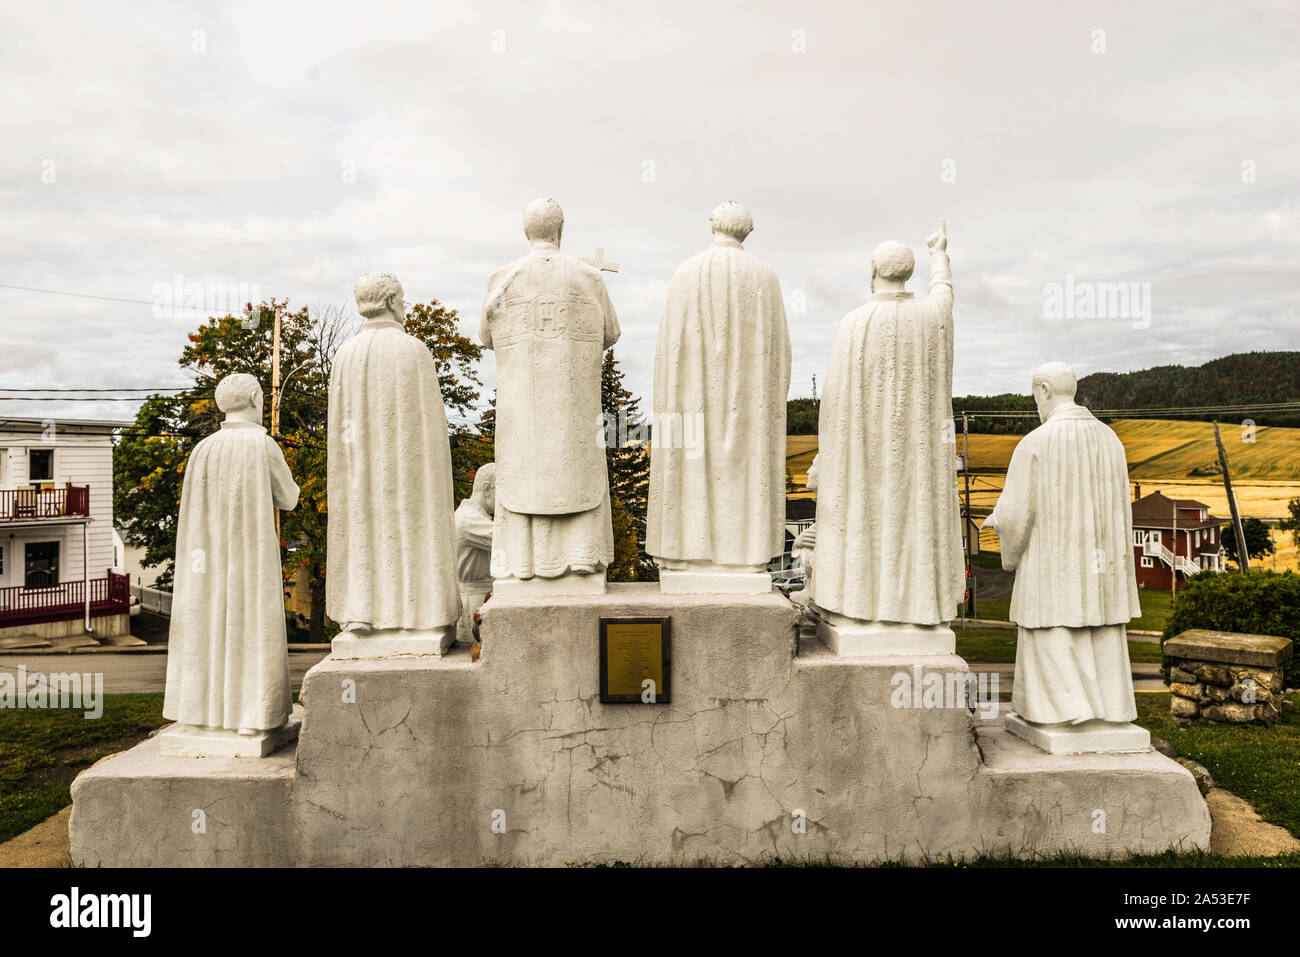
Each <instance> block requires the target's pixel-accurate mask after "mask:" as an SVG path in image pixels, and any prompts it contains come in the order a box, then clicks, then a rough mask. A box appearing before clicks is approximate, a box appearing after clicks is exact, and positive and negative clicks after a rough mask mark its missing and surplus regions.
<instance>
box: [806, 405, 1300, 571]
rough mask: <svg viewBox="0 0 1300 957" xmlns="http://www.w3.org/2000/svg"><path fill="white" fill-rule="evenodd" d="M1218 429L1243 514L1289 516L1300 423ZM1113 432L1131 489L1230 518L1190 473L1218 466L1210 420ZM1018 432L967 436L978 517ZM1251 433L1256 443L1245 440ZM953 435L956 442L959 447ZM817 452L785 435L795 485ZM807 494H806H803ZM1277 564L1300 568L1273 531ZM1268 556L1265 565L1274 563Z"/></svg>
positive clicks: (987, 540)
mask: <svg viewBox="0 0 1300 957" xmlns="http://www.w3.org/2000/svg"><path fill="white" fill-rule="evenodd" d="M1219 428H1220V429H1221V431H1222V435H1223V445H1224V449H1225V450H1226V452H1227V455H1228V466H1229V468H1231V470H1232V487H1233V491H1234V492H1235V493H1236V495H1237V506H1238V508H1240V509H1241V514H1242V516H1243V517H1244V518H1262V519H1279V518H1285V517H1287V515H1288V514H1289V513H1288V510H1287V502H1288V501H1289V500H1290V499H1292V498H1295V497H1296V496H1300V429H1280V428H1259V429H1256V430H1255V432H1254V434H1253V436H1252V435H1251V434H1250V433H1249V432H1247V431H1245V430H1243V429H1242V428H1241V427H1240V426H1223V425H1220V426H1219ZM1114 429H1115V434H1116V435H1118V436H1119V438H1120V441H1121V442H1123V443H1124V451H1125V454H1126V456H1127V458H1128V465H1129V477H1130V479H1131V480H1132V481H1133V483H1134V492H1135V493H1136V491H1137V486H1141V491H1142V494H1143V495H1147V494H1150V493H1151V492H1155V491H1160V492H1163V493H1164V494H1166V495H1169V496H1171V497H1173V498H1191V499H1196V500H1198V501H1201V502H1204V503H1205V504H1206V505H1208V506H1209V508H1210V513H1211V514H1212V515H1216V516H1221V517H1222V518H1224V519H1225V521H1226V520H1227V517H1228V515H1229V510H1228V499H1227V495H1226V493H1225V492H1224V490H1223V482H1222V480H1221V479H1220V478H1219V476H1218V475H1212V474H1211V475H1191V474H1190V473H1191V472H1192V471H1193V470H1195V469H1198V468H1204V467H1206V466H1210V465H1217V464H1218V450H1217V449H1216V448H1215V444H1214V426H1212V425H1211V424H1210V423H1208V422H1178V421H1171V420H1167V419H1132V420H1124V421H1120V422H1116V423H1115V424H1114ZM1020 438H1021V437H1020V436H1018V435H983V434H980V435H972V436H971V437H970V459H971V468H972V469H975V470H977V471H982V470H988V471H985V472H983V474H975V475H972V476H971V496H970V499H971V507H972V510H973V511H974V512H975V513H976V514H977V515H978V514H981V513H983V512H987V510H989V509H991V508H992V507H993V505H994V503H995V502H996V501H997V497H998V495H999V494H1000V493H1001V491H1002V481H1003V478H1004V475H1003V473H1004V472H1005V469H1006V467H1007V464H1008V463H1009V462H1010V461H1011V453H1012V451H1014V449H1015V447H1016V444H1017V443H1018V442H1019V441H1020ZM1251 438H1253V439H1254V441H1246V440H1247V439H1251ZM961 441H962V439H961V436H960V435H958V436H957V448H958V449H960V448H961ZM816 454H817V437H816V436H815V435H791V436H788V437H787V439H786V455H787V458H786V462H787V465H788V468H789V469H790V473H791V475H792V476H793V477H794V480H795V482H796V483H797V484H799V485H800V486H802V485H804V484H805V482H806V481H807V472H808V466H809V465H810V464H811V463H812V460H813V456H814V455H816ZM802 494H806V493H802ZM1273 541H1274V543H1275V544H1276V546H1277V549H1278V555H1277V567H1278V569H1283V568H1294V569H1297V570H1300V555H1297V552H1296V549H1295V547H1294V545H1293V544H1292V542H1291V536H1290V534H1289V533H1285V532H1278V531H1276V530H1275V531H1274V533H1273ZM980 546H981V548H985V549H988V550H990V551H997V548H998V546H997V537H996V536H995V535H993V534H992V533H991V532H984V533H982V534H981V535H980ZM1272 563H1273V560H1272V558H1271V557H1270V558H1269V559H1268V560H1267V562H1266V565H1265V567H1272Z"/></svg>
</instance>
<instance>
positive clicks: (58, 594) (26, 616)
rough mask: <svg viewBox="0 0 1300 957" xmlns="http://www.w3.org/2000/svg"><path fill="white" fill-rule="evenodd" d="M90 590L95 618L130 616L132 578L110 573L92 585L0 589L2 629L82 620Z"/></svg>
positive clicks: (0, 625)
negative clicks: (88, 590)
mask: <svg viewBox="0 0 1300 957" xmlns="http://www.w3.org/2000/svg"><path fill="white" fill-rule="evenodd" d="M87 588H89V589H90V615H91V617H92V618H98V617H100V616H103V615H124V614H127V613H129V612H130V610H131V576H130V575H118V574H116V573H114V572H111V571H110V572H108V574H107V575H106V576H105V577H104V578H92V579H90V580H89V581H82V580H81V579H77V580H76V581H67V582H59V583H58V584H57V585H38V586H32V587H26V586H22V585H18V586H15V587H12V588H0V628H9V627H13V626H15V625H32V624H39V623H41V622H47V621H71V620H73V619H77V618H80V617H81V616H82V615H84V614H85V612H86V589H87Z"/></svg>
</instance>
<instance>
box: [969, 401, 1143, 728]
mask: <svg viewBox="0 0 1300 957" xmlns="http://www.w3.org/2000/svg"><path fill="white" fill-rule="evenodd" d="M1128 489H1129V485H1128V466H1127V464H1126V461H1125V455H1124V446H1123V444H1122V443H1121V442H1120V440H1119V438H1118V437H1117V436H1116V435H1115V433H1114V431H1113V430H1112V429H1111V428H1110V427H1109V426H1107V425H1105V424H1104V423H1102V422H1099V421H1097V419H1096V418H1095V417H1094V416H1093V415H1092V413H1091V412H1089V411H1088V410H1087V409H1085V408H1083V407H1082V406H1077V405H1066V406H1062V407H1060V408H1058V409H1056V410H1055V411H1054V412H1053V413H1052V414H1051V415H1050V416H1049V417H1048V419H1047V421H1046V422H1045V423H1043V424H1042V425H1040V426H1039V427H1038V428H1036V429H1034V431H1032V432H1030V433H1029V434H1028V435H1027V436H1025V437H1024V438H1023V439H1021V440H1020V443H1019V444H1018V445H1017V446H1016V450H1015V452H1014V453H1013V454H1012V456H1011V464H1010V465H1009V466H1008V467H1007V477H1006V482H1005V483H1004V486H1003V490H1002V494H1001V496H999V498H998V502H997V505H996V506H995V508H994V509H993V515H992V517H991V519H990V521H989V524H991V525H992V526H993V527H994V528H996V529H997V533H998V539H999V542H1000V543H1001V548H1002V567H1003V568H1005V569H1008V570H1014V571H1015V573H1016V580H1015V584H1014V585H1013V587H1012V591H1011V620H1012V621H1014V622H1015V623H1016V624H1017V625H1018V626H1019V636H1018V641H1017V644H1016V675H1015V683H1014V686H1013V691H1012V707H1013V708H1014V709H1015V710H1016V712H1017V713H1019V714H1020V716H1021V717H1023V718H1025V719H1026V720H1028V721H1035V722H1039V723H1043V724H1055V723H1058V722H1062V721H1071V722H1076V723H1077V722H1082V721H1087V720H1090V719H1093V718H1101V719H1104V720H1107V721H1132V720H1133V719H1134V718H1135V717H1137V710H1136V706H1135V704H1134V699H1133V678H1132V669H1131V667H1130V665H1129V657H1128V636H1127V633H1126V627H1125V626H1126V625H1127V623H1128V621H1129V620H1130V619H1132V618H1136V617H1137V616H1139V615H1140V614H1141V608H1140V606H1139V604H1138V591H1137V578H1136V576H1135V574H1134V568H1133V514H1132V509H1131V506H1130V505H1129V495H1128Z"/></svg>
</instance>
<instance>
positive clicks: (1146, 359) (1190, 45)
mask: <svg viewBox="0 0 1300 957" xmlns="http://www.w3.org/2000/svg"><path fill="white" fill-rule="evenodd" d="M1298 26H1300V17H1298V16H1297V13H1296V11H1295V10H1294V8H1290V7H1287V6H1285V5H1281V4H1272V3H1254V4H1248V5H1246V6H1244V7H1243V6H1241V5H1237V6H1234V7H1231V8H1228V7H1223V8H1219V7H1214V6H1212V5H1205V6H1204V7H1202V8H1200V9H1192V8H1188V6H1187V5H1185V4H1174V3H1157V4H1143V5H1127V4H1121V3H1107V4H1090V5H1089V6H1088V8H1087V10H1086V12H1085V11H1084V10H1083V9H1082V8H1080V9H1078V10H1075V9H1069V8H1058V7H1056V6H1054V5H1043V4H1037V3H1031V2H1023V3H1013V4H1006V5H1001V6H999V8H998V11H997V13H996V14H992V13H990V12H989V11H988V9H987V8H980V7H978V6H977V5H960V4H906V5H896V6H894V7H885V8H871V9H868V8H865V7H864V8H859V6H858V5H856V4H850V3H847V2H845V3H837V4H830V5H826V6H824V7H822V8H821V9H816V10H809V9H807V7H806V6H805V5H802V4H796V3H758V4H753V3H747V4H743V5H742V4H723V5H717V6H714V5H709V4H694V3H689V4H688V3H666V4H656V5H649V6H647V5H613V4H599V3H574V2H553V3H548V4H543V5H541V6H538V5H535V4H531V3H523V2H520V3H498V4H473V5H471V4H467V3H466V4H455V5H452V4H441V5H435V6H428V5H418V4H405V5H391V4H383V3H380V4H370V5H367V6H366V7H365V9H364V11H361V10H359V9H358V8H357V7H356V6H355V5H344V4H339V3H333V2H321V3H317V4H314V5H312V7H311V10H310V13H309V14H308V13H306V12H304V10H303V8H294V7H291V6H284V7H279V6H272V5H261V6H253V5H240V6H238V7H213V6H208V5H204V4H197V3H193V4H186V3H171V4H152V5H140V6H135V7H132V8H128V9H123V8H120V7H115V6H105V5H96V4H91V3H84V4H74V5H60V6H59V7H57V8H42V7H39V6H32V5H29V6H28V7H26V8H24V9H23V10H22V12H21V14H20V15H18V16H11V17H9V18H8V21H7V23H6V29H5V31H3V33H2V34H0V96H3V98H4V100H5V110H6V132H7V134H8V136H7V145H6V149H5V150H4V151H3V153H2V154H0V201H2V202H3V203H4V208H5V210H6V216H5V217H4V220H3V222H0V251H2V252H3V263H4V265H3V267H0V282H7V283H13V284H18V285H25V286H37V287H43V288H53V289H65V290H73V291H79V292H93V293H98V294H103V295H108V296H120V297H125V298H136V299H149V298H150V297H151V290H152V288H153V286H154V285H155V284H156V283H159V282H170V281H171V280H172V277H173V276H175V275H178V274H179V275H183V276H184V277H185V278H186V280H187V281H198V282H243V283H250V284H257V285H258V286H260V288H261V290H262V292H263V294H264V295H266V296H270V295H275V296H277V297H283V296H288V297H290V299H291V300H292V301H293V302H294V303H309V304H314V303H325V302H349V301H350V290H351V285H352V280H353V279H354V278H355V277H356V276H357V275H359V274H360V273H362V272H364V271H367V270H370V269H375V268H383V269H388V270H391V271H393V272H396V273H397V274H398V275H399V276H400V277H401V278H402V280H403V282H404V284H405V285H406V288H407V297H408V299H412V300H424V299H428V298H431V297H437V298H440V299H442V300H443V301H444V302H446V303H448V304H449V305H451V306H453V307H455V308H456V309H457V310H459V312H460V314H461V317H462V320H463V325H464V329H465V330H466V331H467V332H468V333H469V334H471V335H474V334H476V330H477V318H478V311H479V308H480V298H481V296H482V293H483V286H484V283H485V281H486V277H487V274H488V273H489V272H490V271H491V270H492V269H493V268H495V267H497V266H499V265H501V264H503V263H505V262H507V261H509V260H510V259H513V258H514V257H516V256H517V255H519V254H520V253H521V251H522V250H523V248H524V245H525V244H524V241H523V237H522V235H521V233H520V228H519V214H520V211H521V210H522V208H523V206H524V204H525V203H526V202H527V201H528V200H530V199H531V198H533V197H534V196H537V195H551V196H554V197H555V198H556V199H558V200H559V201H560V202H561V203H562V204H563V205H564V207H565V211H566V215H567V219H568V222H567V225H566V230H565V246H566V248H567V249H568V250H569V251H571V252H573V253H575V254H577V255H583V256H587V255H590V254H591V252H592V250H593V249H594V248H595V247H596V246H597V245H602V246H604V247H605V249H606V252H607V255H608V256H609V257H610V258H612V259H614V260H616V261H618V262H620V263H621V264H622V269H621V271H620V272H619V273H618V274H617V275H612V276H609V277H608V282H609V286H610V290H611V295H612V296H613V299H614V302H615V304H616V306H617V308H618V311H619V315H620V319H621V320H622V323H623V327H624V330H625V332H624V340H623V342H622V344H621V345H620V347H619V348H618V352H619V355H620V358H621V360H622V362H623V364H624V365H625V366H626V368H627V370H628V373H629V384H630V386H631V387H632V388H633V389H634V390H636V391H637V392H639V393H641V394H642V395H643V397H644V399H645V405H646V406H647V407H648V405H649V389H650V382H651V367H652V363H653V349H654V332H655V328H656V325H657V322H658V318H659V312H660V309H661V307H662V300H663V294H664V290H665V289H666V285H667V281H668V278H669V276H670V275H671V273H672V270H673V269H674V268H675V267H676V265H677V264H678V263H679V262H680V261H681V260H682V259H684V258H686V257H687V256H688V255H690V254H692V253H693V252H695V251H697V250H698V249H700V248H702V247H703V245H704V244H705V243H707V241H708V228H707V222H706V219H707V215H708V212H709V210H710V209H711V208H712V207H713V206H714V205H715V204H716V203H717V202H718V201H719V200H721V199H724V198H736V199H741V200H743V201H744V202H745V203H746V204H747V205H748V206H749V207H750V208H751V209H752V210H753V212H754V216H755V220H756V230H755V232H754V234H753V237H752V238H751V239H750V240H749V242H748V243H747V247H748V248H749V249H750V250H751V251H752V252H754V253H755V254H756V255H758V256H760V257H762V258H764V259H766V260H768V261H769V262H770V263H771V264H772V265H773V266H774V267H776V269H777V271H778V273H779V274H780V276H781V277H782V282H783V284H784V286H785V288H786V291H787V295H790V294H791V293H792V292H793V291H795V290H799V291H801V292H802V294H803V296H804V298H805V301H806V304H807V311H806V313H803V314H799V315H792V316H791V321H792V326H793V327H794V328H795V330H796V333H797V334H796V336H795V361H794V372H793V383H792V393H793V394H795V395H800V394H807V392H808V390H809V387H810V382H811V377H812V375H813V374H814V373H816V374H817V375H818V376H819V377H820V375H821V373H822V371H823V370H824V368H825V364H826V359H827V355H828V352H829V349H830V344H831V342H832V340H833V337H834V332H835V328H836V326H837V324H838V322H839V320H840V318H841V317H842V316H843V315H844V314H845V313H846V312H848V311H849V310H851V309H853V308H854V307H856V306H857V305H858V304H859V303H860V302H861V299H862V297H863V295H864V294H865V292H866V284H867V270H868V267H867V261H868V257H869V255H870V251H871V249H872V248H873V247H874V246H875V245H876V243H878V242H879V241H880V240H882V239H885V238H891V237H892V238H898V239H902V240H904V241H906V242H909V243H910V244H912V246H913V247H914V248H915V249H916V250H917V251H918V253H919V254H920V253H923V240H924V237H925V235H926V234H928V233H929V232H930V231H931V230H932V229H933V228H934V224H935V221H936V220H937V219H938V218H939V217H940V216H945V217H946V218H947V221H948V225H949V232H950V236H951V253H952V257H953V269H954V276H955V282H956V291H957V303H958V306H957V310H958V311H957V346H958V355H957V361H956V370H955V380H956V383H955V387H956V390H957V391H958V392H995V391H1007V390H1016V391H1019V390H1022V389H1023V388H1024V380H1025V378H1026V377H1027V375H1028V373H1029V371H1030V370H1032V369H1033V367H1034V366H1036V365H1037V364H1038V363H1039V362H1041V361H1042V360H1044V359H1046V358H1054V357H1055V358H1068V359H1070V360H1071V361H1073V362H1074V363H1075V364H1076V366H1077V367H1078V369H1079V371H1080V372H1081V373H1085V372H1089V371H1095V370H1099V369H1111V370H1125V369H1132V368H1140V367H1143V366H1147V365H1152V364H1157V363H1162V362H1171V361H1178V362H1201V361H1204V360H1206V359H1210V358H1213V357H1215V356H1217V355H1221V354H1224V353H1228V352H1233V351H1240V350H1244V349H1263V348H1296V347H1297V345H1296V343H1297V332H1298V331H1300V317H1298V315H1297V313H1298V311H1300V310H1298V306H1297V302H1298V299H1300V293H1298V291H1297V285H1296V283H1295V278H1296V274H1297V271H1298V265H1297V264H1298V263H1300V257H1298V256H1297V252H1298V249H1300V229H1298V225H1300V220H1298V217H1297V205H1296V200H1295V197H1296V196H1297V195H1300V190H1297V187H1298V186H1300V182H1298V179H1300V164H1298V163H1297V162H1296V159H1297V156H1296V150H1295V130H1296V127H1297V122H1296V121H1297V115H1296V114H1297V107H1296V105H1295V97H1294V95H1293V92H1292V91H1294V89H1295V88H1296V81H1297V79H1300V77H1297V67H1296V61H1295V58H1294V49H1295V42H1296V35H1297V32H1298V31H1297V27H1298ZM1098 29H1100V30H1104V31H1105V44H1106V52H1104V53H1094V52H1092V49H1091V48H1092V45H1093V43H1094V39H1093V31H1094V30H1098ZM195 31H202V32H201V33H197V34H196V32H195ZM795 31H803V33H802V36H803V37H804V40H805V42H806V52H803V53H799V52H795V47H796V45H797V42H798V35H796V33H795ZM494 43H496V44H497V46H498V47H500V46H501V44H502V43H503V44H504V50H503V51H502V52H493V45H494ZM196 44H198V45H200V46H201V47H202V49H203V52H195V48H196ZM47 160H53V161H54V163H55V164H56V167H55V169H56V172H57V179H56V182H54V183H52V184H47V183H43V182H42V180H41V176H42V170H43V168H44V167H43V164H44V163H45V162H46V161H47ZM945 161H951V162H952V164H955V170H956V182H944V181H943V180H942V179H941V170H942V168H943V164H944V163H945ZM1245 163H1250V164H1253V168H1254V170H1255V176H1256V181H1255V182H1253V183H1243V181H1242V177H1243V173H1242V170H1243V164H1245ZM651 166H652V168H653V171H654V176H653V181H652V182H646V181H645V178H646V171H647V170H648V169H650V168H651ZM345 169H351V170H355V182H345V176H344V175H343V173H344V170H345ZM924 272H925V269H924V265H923V263H922V264H921V265H920V267H919V268H918V276H917V278H916V280H914V284H915V285H916V287H917V288H918V289H920V288H921V287H922V286H923V284H924V281H925V275H924ZM1067 275H1069V276H1073V277H1075V278H1076V279H1077V280H1080V281H1086V282H1095V283H1102V282H1114V281H1125V282H1150V283H1151V284H1152V290H1153V298H1154V302H1155V307H1156V314H1155V318H1154V320H1153V322H1152V324H1151V326H1150V328H1147V329H1145V330H1139V329H1134V328H1131V327H1129V326H1128V325H1126V324H1125V323H1123V322H1116V321H1115V320H1092V321H1076V322H1071V323H1059V322H1055V323H1054V322H1049V321H1045V320H1044V318H1043V286H1044V284H1045V283H1050V282H1063V281H1064V279H1065V277H1066V276H1067ZM195 324H196V323H194V322H190V321H179V320H159V319H155V318H154V317H153V316H152V315H151V312H150V309H149V307H147V306H134V305H130V304H125V303H108V302H94V301H90V300H76V299H67V298H63V297H55V296H41V295H36V294H30V293H22V292H17V291H13V290H4V289H0V373H2V374H3V378H4V384H5V385H6V386H8V387H11V388H12V387H21V386H31V387H35V386H128V385H138V386H152V385H166V384H172V383H175V382H177V381H178V380H179V378H180V377H179V373H178V370H177V368H176V359H177V357H178V355H179V352H180V349H181V347H182V346H183V344H184V338H183V337H184V334H185V333H186V332H187V331H188V330H189V329H190V328H192V327H193V325H195ZM484 373H485V379H486V380H487V381H488V382H489V384H491V382H493V381H494V376H495V369H494V365H493V362H492V359H491V357H490V356H489V358H488V359H487V360H486V361H485V368H484ZM36 406H40V407H42V411H43V412H53V411H55V410H58V411H61V412H68V413H74V414H77V415H90V414H95V415H105V416H107V415H120V414H122V413H123V408H124V407H120V406H119V407H115V408H114V407H107V406H106V407H103V408H97V407H96V406H94V404H92V403H77V404H73V405H70V406H68V407H67V408H63V407H61V406H56V405H55V404H54V403H48V404H46V403H3V402H0V412H8V413H13V414H31V411H32V409H33V407H36ZM125 408H126V411H129V407H125Z"/></svg>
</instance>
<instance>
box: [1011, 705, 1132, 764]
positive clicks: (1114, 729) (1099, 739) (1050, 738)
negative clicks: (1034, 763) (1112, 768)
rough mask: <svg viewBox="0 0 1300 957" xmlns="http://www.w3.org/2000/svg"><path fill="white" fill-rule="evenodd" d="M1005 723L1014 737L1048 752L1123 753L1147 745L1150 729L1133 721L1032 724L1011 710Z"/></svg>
mask: <svg viewBox="0 0 1300 957" xmlns="http://www.w3.org/2000/svg"><path fill="white" fill-rule="evenodd" d="M1006 725H1007V730H1008V731H1010V732H1011V733H1012V734H1014V735H1015V736H1016V737H1018V738H1023V739H1024V740H1025V741H1028V742H1029V743H1030V744H1032V745H1034V746H1035V747H1037V748H1039V749H1041V750H1043V751H1046V752H1047V753H1048V754H1089V753H1100V752H1107V751H1109V752H1115V753H1125V752H1131V751H1148V750H1150V748H1151V732H1150V731H1148V730H1147V729H1146V728H1139V727H1138V726H1137V725H1136V724H1120V723H1117V722H1115V721H1084V722H1083V723H1081V724H1069V723H1061V724H1034V723H1033V722H1032V721H1026V720H1025V719H1024V718H1022V717H1020V715H1018V714H1016V713H1015V712H1014V711H1012V712H1010V713H1009V714H1008V715H1007V719H1006Z"/></svg>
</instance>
